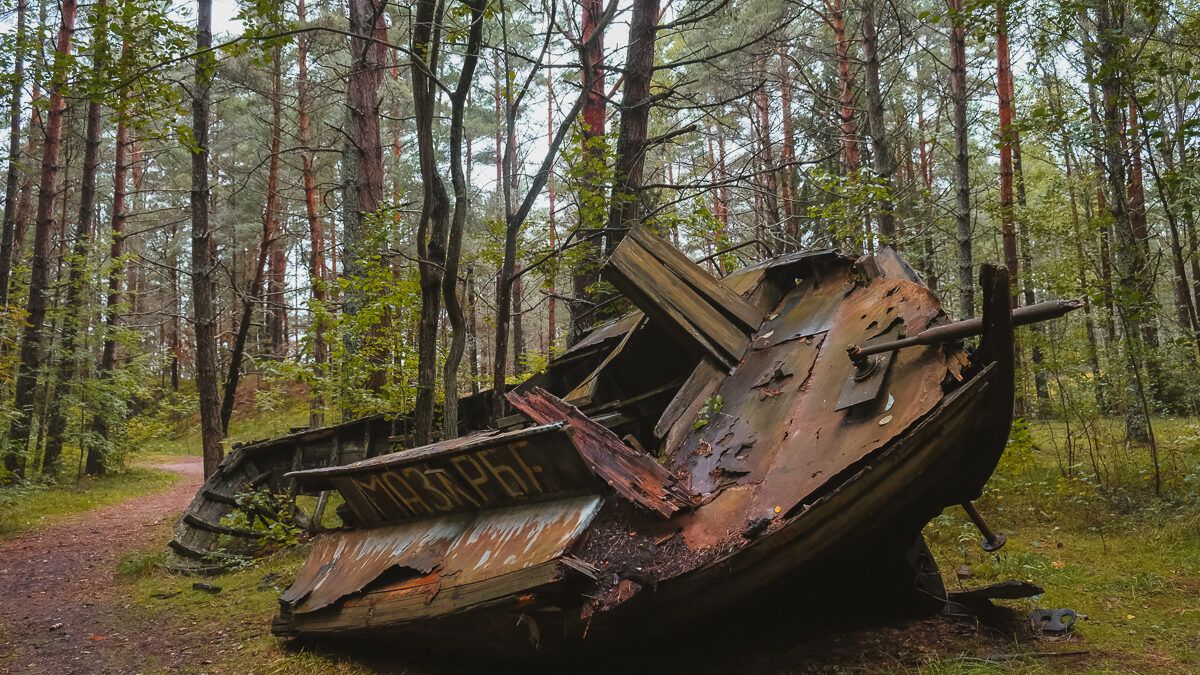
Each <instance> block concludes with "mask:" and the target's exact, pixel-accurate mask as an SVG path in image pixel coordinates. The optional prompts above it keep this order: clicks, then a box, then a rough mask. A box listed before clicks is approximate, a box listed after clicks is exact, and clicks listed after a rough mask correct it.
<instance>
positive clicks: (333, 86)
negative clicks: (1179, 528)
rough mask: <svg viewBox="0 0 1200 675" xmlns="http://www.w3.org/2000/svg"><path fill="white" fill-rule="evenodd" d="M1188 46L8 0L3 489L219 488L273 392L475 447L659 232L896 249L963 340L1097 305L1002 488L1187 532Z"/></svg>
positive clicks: (636, 7) (613, 294)
mask: <svg viewBox="0 0 1200 675" xmlns="http://www.w3.org/2000/svg"><path fill="white" fill-rule="evenodd" d="M214 17H216V22H215V24H216V26H215V27H214ZM1198 36H1200V6H1197V5H1196V4H1195V3H1193V2H1191V1H1190V0H1175V1H1172V2H1165V3H1154V2H1131V1H1130V0H1069V1H1065V2H1037V1H1034V0H944V1H942V0H934V1H931V0H889V1H887V2H882V1H880V0H856V1H853V2H847V1H846V0H815V1H813V2H808V1H807V0H564V1H560V0H509V1H508V2H505V1H504V0H498V1H489V0H458V1H454V2H446V1H444V0H413V1H412V2H408V3H397V2H387V1H386V0H344V1H343V0H336V1H330V0H308V2H306V0H288V1H287V2H276V1H272V0H254V1H251V0H238V1H237V2H236V3H235V2H234V0H216V2H215V3H214V1H213V0H197V1H196V2H194V3H192V2H188V3H179V2H174V0H93V1H92V2H90V3H79V2H78V1H77V0H58V1H57V2H51V1H50V0H0V45H2V46H0V78H2V79H0V100H3V101H4V102H5V103H7V112H6V115H5V116H4V119H5V121H6V122H7V126H8V132H9V133H8V134H7V137H6V138H5V139H3V141H2V142H0V157H2V158H3V161H2V163H0V167H2V170H3V172H4V176H5V183H4V189H3V226H2V231H0V454H2V455H3V458H4V461H3V467H2V468H0V486H6V487H0V492H2V491H4V490H9V491H12V492H11V494H13V495H16V496H15V497H12V499H15V500H17V501H16V502H14V503H16V504H17V507H18V510H19V508H20V504H21V502H20V499H22V498H23V497H21V495H23V494H25V492H21V491H22V490H26V491H28V490H33V489H34V488H33V487H31V486H41V487H40V488H38V489H54V486H56V485H57V486H64V485H73V484H76V483H79V484H91V483H87V481H93V482H95V481H98V480H101V478H102V477H106V476H107V477H109V478H106V479H105V480H107V479H111V477H112V476H114V475H121V474H123V473H124V472H126V471H128V470H129V467H131V466H133V465H135V464H136V463H137V462H138V461H139V459H138V458H139V456H140V453H143V451H144V450H145V449H146V448H148V447H152V446H155V445H156V444H157V443H159V442H161V441H162V439H172V438H174V439H177V438H183V437H185V436H186V438H188V439H189V443H191V444H192V446H191V447H188V448H186V451H187V452H188V453H191V454H201V455H202V457H203V472H204V475H206V476H207V475H209V474H211V473H212V472H214V471H215V470H216V468H217V466H218V465H219V463H220V462H221V459H222V457H223V456H224V455H225V453H227V452H228V451H229V448H230V439H231V438H238V439H242V440H244V439H245V438H247V437H248V436H247V434H249V435H250V436H254V437H261V436H262V434H261V433H260V434H255V433H254V431H249V430H244V431H243V433H242V435H241V436H239V435H238V434H235V433H232V432H231V428H232V427H237V425H238V424H249V425H250V426H253V425H254V424H256V422H254V420H261V419H264V418H265V417H266V416H269V414H270V413H272V411H279V410H285V409H286V410H288V411H290V412H292V413H295V414H294V415H292V417H293V418H294V419H293V420H292V421H298V423H299V424H301V425H302V426H304V425H312V426H320V425H322V424H334V423H337V422H341V421H346V420H351V419H356V418H360V417H364V416H368V415H375V414H384V415H398V414H411V419H412V421H413V428H412V443H413V445H414V446H416V445H425V444H428V443H431V442H434V441H439V440H443V439H448V438H452V437H454V436H456V435H457V434H458V429H459V416H460V411H459V410H458V400H459V398H460V397H462V396H465V395H468V394H472V393H478V392H481V391H486V390H488V389H493V390H498V391H502V390H504V389H505V387H506V386H509V385H511V384H514V383H517V382H520V381H522V380H523V379H525V378H526V377H528V376H529V375H531V374H534V373H538V372H540V371H542V370H544V369H545V367H546V364H547V362H548V360H549V359H550V358H551V357H553V356H555V355H557V354H560V353H562V352H563V351H564V350H566V349H567V348H569V347H570V346H571V345H573V344H575V343H576V342H578V341H579V340H580V339H581V338H582V337H583V336H585V335H586V334H587V333H588V332H589V331H590V330H591V329H592V328H593V327H595V326H597V325H600V324H602V323H604V322H606V321H609V320H611V319H613V318H614V317H617V316H619V315H620V314H621V313H622V312H624V311H625V309H626V308H627V306H628V305H627V304H626V303H625V301H624V300H623V299H622V297H621V296H620V294H619V293H618V292H617V291H616V289H615V288H614V287H613V286H612V285H611V284H610V283H609V282H608V281H607V280H606V279H604V278H602V277H601V276H600V274H599V273H598V271H599V270H600V268H601V267H602V265H603V264H604V263H605V261H606V260H607V259H608V257H609V256H610V255H611V254H612V253H613V251H614V250H615V249H616V247H617V245H618V244H619V243H620V242H621V241H622V240H623V239H624V238H625V236H626V234H627V233H628V232H630V231H631V230H632V229H633V228H635V227H645V228H647V229H648V230H650V231H653V232H655V233H657V234H658V235H659V236H661V237H663V238H664V239H666V240H667V241H669V242H671V243H672V244H674V246H675V247H677V248H678V249H680V250H681V251H682V252H683V253H684V254H686V255H687V256H688V257H689V258H690V259H691V260H693V261H696V262H698V263H699V264H700V265H701V266H703V267H704V268H705V269H706V270H708V271H709V272H711V273H712V275H714V276H715V277H717V278H718V279H720V278H723V277H726V276H727V275H729V274H731V273H733V272H734V271H736V270H738V269H741V268H744V267H746V266H749V265H753V264H755V263H757V262H760V261H764V260H767V259H770V258H773V257H777V256H780V255H784V254H788V253H792V252H797V251H810V250H818V249H834V250H837V251H840V252H842V253H845V254H849V255H859V254H863V253H871V252H875V251H880V250H883V249H885V248H887V247H890V248H893V249H895V250H896V251H898V252H899V253H900V254H901V255H902V256H904V258H905V259H906V260H907V261H908V263H909V264H910V265H911V266H912V267H913V268H914V269H915V270H916V272H917V273H919V275H920V277H921V280H922V282H923V283H924V284H925V285H926V286H928V288H929V289H931V290H932V291H934V292H935V293H936V294H937V295H938V297H939V298H940V299H941V301H942V303H943V305H944V307H945V309H946V311H947V313H948V314H949V315H950V316H951V317H953V318H956V319H959V318H970V317H975V316H978V315H979V313H980V312H981V308H982V302H983V299H982V294H983V291H982V290H981V289H980V287H979V282H978V279H979V271H980V267H981V265H982V264H984V263H988V262H995V263H997V264H999V265H1000V266H1001V267H1002V268H1006V269H1007V273H1008V277H1009V279H1011V281H1012V285H1011V292H1012V297H1011V303H1012V306H1013V307H1014V308H1016V307H1021V306H1028V305H1033V304H1035V303H1037V302H1041V301H1044V300H1050V299H1058V298H1080V299H1082V302H1083V308H1082V309H1081V311H1078V312H1074V313H1073V314H1071V315H1069V316H1068V317H1066V318H1063V319H1060V320H1058V321H1055V322H1052V323H1046V324H1036V325H1034V326H1031V327H1028V328H1021V329H1019V330H1018V332H1017V336H1018V341H1017V348H1016V361H1017V395H1016V398H1017V400H1016V410H1017V416H1018V421H1017V425H1016V426H1015V427H1014V432H1013V436H1012V440H1010V446H1012V447H1013V448H1015V449H1016V450H1015V452H1017V459H1015V460H1013V461H1014V462H1027V463H1028V464H1022V465H1020V466H1016V467H1015V468H1014V467H1009V468H1010V469H1011V470H1012V471H1013V472H1020V471H1025V470H1027V469H1028V470H1029V471H1032V469H1029V468H1028V467H1030V466H1033V465H1034V464H1038V465H1039V466H1040V467H1041V468H1040V469H1038V470H1039V471H1040V470H1043V469H1044V474H1039V475H1041V476H1042V477H1043V478H1045V480H1047V481H1049V482H1048V483H1046V485H1048V486H1049V487H1046V488H1045V489H1046V493H1047V494H1048V495H1050V497H1048V499H1051V500H1059V499H1067V496H1068V495H1076V496H1078V499H1077V500H1076V506H1077V507H1078V506H1079V505H1080V504H1083V503H1084V501H1086V500H1094V501H1087V503H1088V504H1093V505H1096V504H1099V505H1100V506H1098V507H1097V509H1098V510H1099V511H1101V512H1109V511H1111V512H1112V513H1113V514H1114V517H1116V515H1117V514H1121V515H1124V514H1128V513H1133V512H1140V511H1139V510H1144V509H1152V510H1155V513H1161V512H1162V511H1163V510H1164V509H1168V510H1169V509H1171V508H1182V507H1180V505H1181V504H1188V505H1191V507H1190V508H1192V509H1193V511H1189V512H1188V513H1189V514H1191V515H1189V516H1188V518H1190V520H1188V522H1189V523H1191V525H1189V526H1188V528H1189V529H1188V530H1187V531H1189V532H1191V533H1192V534H1193V535H1194V533H1195V532H1194V527H1195V523H1196V522H1200V521H1197V519H1196V517H1195V510H1194V509H1195V504H1196V502H1198V501H1200V491H1198V489H1197V487H1196V481H1197V480H1198V479H1197V476H1198V475H1200V427H1197V426H1194V425H1193V420H1194V418H1195V417H1196V416H1197V415H1198V414H1200V382H1198V381H1197V380H1193V379H1192V376H1193V375H1194V374H1195V372H1196V370H1195V369H1196V368H1197V366H1198V364H1200V309H1198V308H1200V226H1198V224H1197V221H1198V220H1200V150H1198V148H1200V114H1198V113H1200V85H1198V84H1197V82H1198V78H1200V38H1198ZM491 401H492V403H491V405H492V410H491V413H490V414H491V419H493V420H497V419H499V418H501V417H502V416H503V415H504V414H505V411H504V409H503V406H504V403H503V399H502V398H500V397H494V398H493V399H491ZM239 420H240V421H239ZM246 420H250V422H248V423H247V422H246ZM285 426H286V425H285ZM1031 429H1032V430H1033V431H1032V432H1031V431H1030V430H1031ZM284 430H286V429H284ZM1031 448H1032V449H1031ZM1027 450H1028V453H1026V452H1025V451H1027ZM1034 454H1036V455H1037V456H1036V457H1034V456H1033V455H1034ZM1006 461H1007V460H1006ZM1039 463H1040V464H1039ZM1002 471H1003V466H1002ZM1014 475H1015V473H1014ZM1039 480H1041V479H1039ZM1010 482H1014V483H1016V484H1021V485H1025V486H1026V488H1028V485H1029V483H1021V482H1020V481H1018V480H1016V479H1011V480H1010ZM96 484H100V483H96ZM1029 490H1032V488H1028V489H1027V490H1026V496H1027V497H1029V494H1031V493H1030V492H1029ZM6 498H7V497H0V504H2V503H3V500H4V499H6ZM1072 498H1074V497H1072ZM1029 499H1031V500H1032V499H1033V498H1032V497H1029ZM1035 501H1036V500H1035ZM1030 508H1031V510H1032V508H1033V507H1030ZM1039 508H1041V507H1039ZM1045 508H1047V509H1049V508H1050V507H1045ZM1064 508H1067V507H1065V506H1064ZM1043 515H1045V513H1043ZM1047 517H1048V516H1047ZM1088 527H1089V528H1092V529H1093V530H1095V529H1096V528H1102V527H1103V525H1102V524H1098V523H1090V524H1089V525H1088ZM952 539H953V537H950V538H949V539H948V540H947V541H950V540H952ZM1060 546H1061V544H1060ZM1197 559H1200V558H1197ZM1130 616H1131V617H1132V614H1130ZM1191 648H1192V649H1194V646H1193V647H1191Z"/></svg>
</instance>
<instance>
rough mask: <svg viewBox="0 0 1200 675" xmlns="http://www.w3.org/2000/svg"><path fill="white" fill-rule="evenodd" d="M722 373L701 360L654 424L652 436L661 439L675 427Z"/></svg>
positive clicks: (705, 360) (706, 360)
mask: <svg viewBox="0 0 1200 675" xmlns="http://www.w3.org/2000/svg"><path fill="white" fill-rule="evenodd" d="M722 374H723V373H722V372H721V369H720V368H718V367H717V366H715V365H713V363H712V361H709V360H708V359H701V360H700V363H699V364H698V365H697V366H696V369H695V370H693V371H692V374H691V375H690V376H689V377H688V379H687V381H686V382H684V383H683V386H682V387H680V388H679V391H678V392H677V393H676V394H675V398H673V399H671V402H670V403H668V404H667V407H666V408H665V409H664V410H663V413H662V415H661V416H660V417H659V418H658V422H656V423H655V424H654V435H655V436H657V437H658V438H663V437H665V436H666V435H667V432H668V431H670V430H671V427H672V426H674V425H675V421H676V420H678V419H679V417H680V416H681V415H682V414H683V413H684V411H685V410H687V409H688V408H689V407H691V405H692V401H695V400H696V397H697V396H700V394H701V393H703V392H704V391H705V390H706V389H708V388H709V385H710V384H711V383H713V382H715V381H716V380H717V379H718V378H719V377H721V375H722Z"/></svg>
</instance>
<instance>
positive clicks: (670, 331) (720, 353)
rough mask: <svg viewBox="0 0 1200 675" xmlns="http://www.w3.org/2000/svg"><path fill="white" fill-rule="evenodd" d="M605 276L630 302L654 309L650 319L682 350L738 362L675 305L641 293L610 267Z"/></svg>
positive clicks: (717, 360) (729, 364) (731, 363)
mask: <svg viewBox="0 0 1200 675" xmlns="http://www.w3.org/2000/svg"><path fill="white" fill-rule="evenodd" d="M607 279H608V280H609V281H610V282H611V283H612V285H613V286H615V287H616V288H617V290H618V291H620V292H621V293H622V294H623V295H624V296H625V297H626V298H628V299H629V301H630V302H632V303H633V304H635V305H637V306H639V307H650V308H653V309H654V310H655V311H654V313H653V314H651V315H650V317H651V319H652V320H653V321H656V322H657V323H658V324H659V326H660V327H661V328H662V330H663V332H664V333H666V334H667V335H668V336H669V337H670V338H671V339H672V340H673V341H675V342H677V343H679V344H680V345H681V346H682V348H683V349H684V350H686V351H688V352H689V353H692V354H694V355H695V356H696V357H697V358H709V359H712V360H713V361H714V362H715V363H720V364H722V365H723V366H724V367H725V368H726V369H729V368H732V367H733V366H735V365H737V361H735V360H734V359H732V358H731V357H729V356H728V355H727V354H726V353H725V351H724V350H722V349H721V348H720V347H719V346H717V344H716V343H715V342H713V341H712V340H710V339H709V338H708V337H707V336H706V335H704V333H703V332H701V331H700V330H698V329H697V328H696V327H695V326H693V325H692V324H691V322H689V321H688V320H687V318H686V317H685V316H684V315H683V314H682V313H680V312H678V311H677V310H676V309H675V308H674V307H672V306H670V305H662V304H660V303H659V299H658V298H656V297H651V296H649V295H647V294H646V293H643V292H642V289H641V288H640V287H639V286H638V285H637V284H636V283H633V282H632V281H629V280H627V279H626V278H625V277H624V276H622V275H621V274H620V273H619V272H616V271H615V269H613V268H611V267H610V268H609V270H608V272H607Z"/></svg>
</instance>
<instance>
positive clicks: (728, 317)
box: [601, 228, 762, 369]
mask: <svg viewBox="0 0 1200 675" xmlns="http://www.w3.org/2000/svg"><path fill="white" fill-rule="evenodd" d="M601 273H602V274H603V275H604V277H605V278H606V279H608V281H609V282H611V283H612V284H613V286H616V287H617V290H619V291H621V292H622V293H624V294H625V296H626V297H627V298H628V299H629V300H630V302H632V303H633V304H634V305H636V306H637V307H638V308H639V309H641V310H642V312H644V313H645V314H646V316H648V317H649V318H650V319H651V320H652V321H654V322H655V323H656V324H658V325H659V326H661V328H662V329H663V330H664V332H666V333H667V334H668V335H670V336H671V337H673V338H674V339H676V340H679V341H680V343H681V344H682V345H683V346H684V348H685V349H688V350H689V351H690V352H692V353H693V354H695V355H696V356H699V357H707V358H711V359H712V360H713V361H714V362H715V363H719V364H722V365H723V366H725V367H726V369H729V368H732V367H733V366H735V365H737V363H738V362H739V361H741V359H742V356H743V355H744V354H745V353H746V348H747V347H748V346H749V343H750V333H751V332H753V331H754V330H756V329H757V328H758V326H759V324H761V323H762V312H761V311H759V309H758V308H756V307H754V306H753V305H751V304H750V303H748V302H746V301H745V300H743V299H742V298H741V297H739V296H738V295H737V294H736V293H734V292H733V291H731V290H730V289H728V288H725V287H724V286H722V285H721V284H720V282H718V281H717V280H716V279H715V278H713V277H712V275H710V274H708V273H707V272H705V271H704V270H703V269H701V268H700V267H699V266H698V265H696V264H695V263H693V262H692V261H690V260H688V259H687V257H686V256H684V255H683V254H682V253H680V252H679V251H677V250H675V249H674V248H673V247H672V246H671V245H670V244H668V243H667V242H665V241H663V240H661V239H659V238H658V237H655V236H654V235H653V234H650V233H649V232H648V231H643V230H642V229H640V228H636V229H634V230H633V234H632V235H631V236H629V237H626V238H625V240H624V241H622V242H621V244H620V245H619V246H617V248H616V250H615V251H613V253H612V256H610V257H609V260H608V263H607V264H606V265H605V266H604V268H603V269H602V270H601Z"/></svg>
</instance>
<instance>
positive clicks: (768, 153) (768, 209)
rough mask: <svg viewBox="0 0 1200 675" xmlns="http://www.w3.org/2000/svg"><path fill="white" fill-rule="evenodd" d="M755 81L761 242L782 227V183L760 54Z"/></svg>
mask: <svg viewBox="0 0 1200 675" xmlns="http://www.w3.org/2000/svg"><path fill="white" fill-rule="evenodd" d="M754 75H755V80H757V82H758V88H757V89H755V91H754V112H755V121H756V122H757V126H758V134H757V136H758V139H757V140H758V165H759V166H758V178H759V180H758V186H757V187H758V191H759V197H760V198H761V200H762V209H763V212H762V213H760V214H759V218H758V222H760V223H762V224H763V226H764V227H763V228H762V230H763V231H762V232H759V233H758V238H759V240H765V239H766V237H765V236H764V235H765V231H766V230H767V229H768V228H770V229H774V228H776V227H778V226H779V223H780V216H779V200H778V191H779V190H778V185H779V181H778V179H777V177H776V175H775V172H776V170H777V169H778V167H776V166H775V147H774V146H775V143H774V141H773V140H772V138H771V103H770V101H769V100H768V99H769V94H768V92H767V83H768V82H769V78H768V77H767V55H766V54H760V55H759V56H758V59H757V60H756V61H755V63H754Z"/></svg>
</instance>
